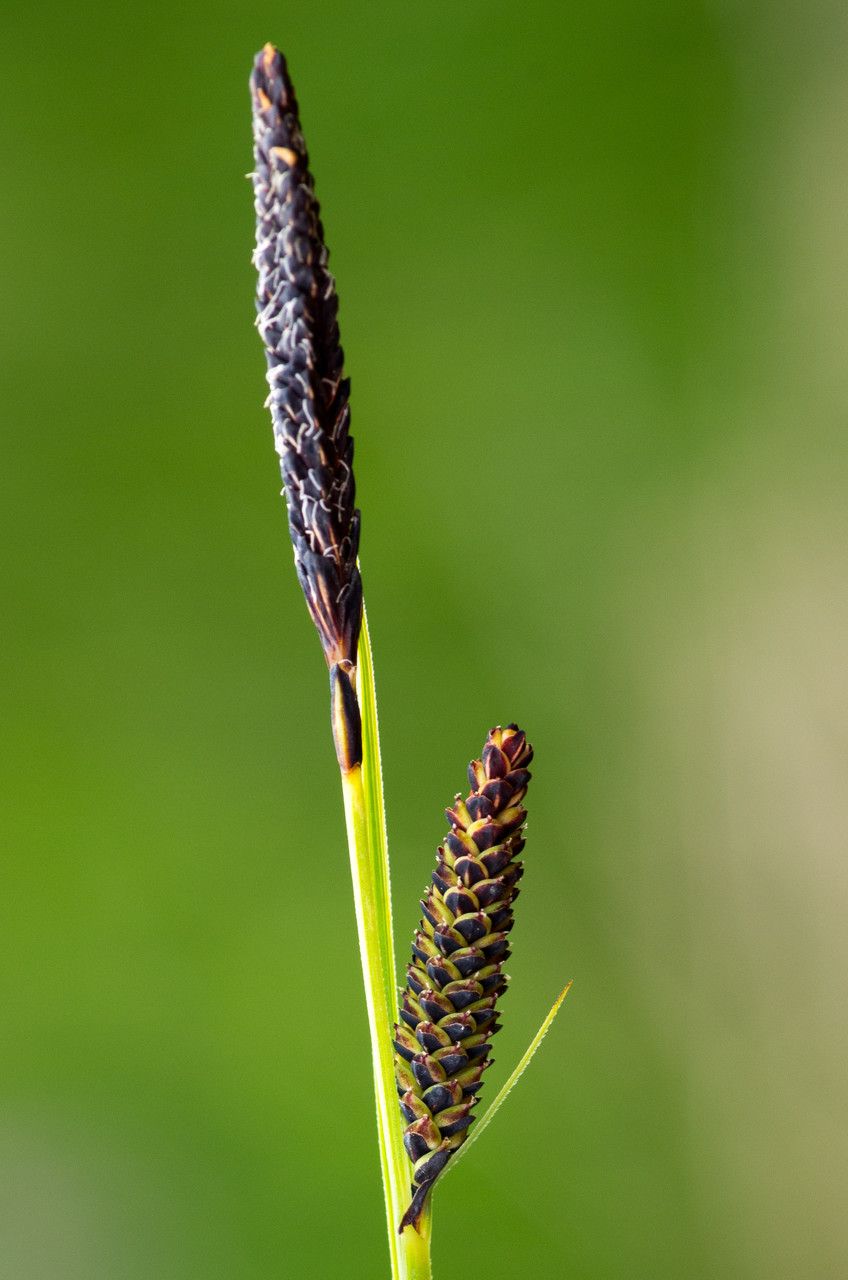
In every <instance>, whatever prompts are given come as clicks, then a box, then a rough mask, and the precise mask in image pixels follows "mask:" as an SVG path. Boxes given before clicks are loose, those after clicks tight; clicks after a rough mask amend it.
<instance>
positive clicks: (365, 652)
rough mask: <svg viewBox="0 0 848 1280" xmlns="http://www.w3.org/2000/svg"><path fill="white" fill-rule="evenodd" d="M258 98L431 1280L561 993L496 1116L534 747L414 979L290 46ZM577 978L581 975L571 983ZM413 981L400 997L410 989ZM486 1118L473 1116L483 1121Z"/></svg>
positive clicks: (382, 1133) (425, 927)
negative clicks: (468, 1170)
mask: <svg viewBox="0 0 848 1280" xmlns="http://www.w3.org/2000/svg"><path fill="white" fill-rule="evenodd" d="M250 87H251V101H252V108H253V138H254V162H255V163H254V172H253V175H252V178H253V187H254V196H255V208H256V249H255V253H254V263H255V265H256V268H257V271H258V287H257V302H256V306H257V320H256V324H257V328H258V330H259V334H260V336H261V338H262V342H263V345H264V348H265V355H266V361H267V381H268V387H269V394H268V401H267V403H268V407H269V408H270V411H271V419H272V423H273V429H274V440H275V444H276V449H277V453H278V455H279V459H280V467H281V471H282V478H283V486H284V493H285V497H286V505H287V511H288V522H289V533H290V535H291V541H292V547H293V550H294V562H295V568H296V571H297V576H298V579H299V581H300V585H301V587H302V589H303V593H304V596H305V599H306V603H307V606H308V608H309V612H310V614H311V617H312V620H313V622H314V624H315V627H316V629H317V631H318V635H319V637H320V640H321V645H322V648H323V652H324V657H325V660H326V663H327V667H328V670H329V677H330V708H331V716H330V719H331V726H332V734H333V741H334V745H335V751H336V758H337V760H338V764H339V771H340V774H341V784H342V794H343V797H344V811H345V820H346V826H347V837H348V848H349V854H350V868H351V876H352V882H353V899H354V908H355V913H356V923H357V933H358V939H359V951H360V957H361V962H362V978H363V986H364V990H365V1004H366V1009H367V1014H368V1026H369V1032H370V1039H371V1056H372V1066H373V1075H374V1093H375V1098H376V1104H377V1139H378V1146H379V1154H380V1165H381V1169H382V1175H383V1189H384V1195H385V1208H386V1223H387V1228H388V1242H389V1255H390V1265H391V1271H390V1275H391V1277H392V1280H429V1278H430V1277H431V1276H432V1269H431V1261H430V1239H431V1227H432V1210H431V1193H432V1190H433V1186H434V1184H435V1183H436V1182H437V1180H439V1179H440V1178H441V1176H442V1175H443V1174H444V1172H445V1171H446V1170H447V1169H449V1168H451V1167H453V1166H455V1164H456V1162H457V1160H458V1159H459V1158H460V1156H462V1155H463V1154H464V1153H465V1152H467V1150H468V1149H469V1147H470V1146H471V1145H472V1144H473V1142H474V1141H475V1140H476V1138H477V1137H478V1136H479V1135H480V1134H481V1133H482V1132H483V1131H484V1129H485V1128H486V1127H487V1126H488V1124H489V1122H490V1120H491V1119H492V1117H493V1116H494V1115H495V1113H496V1112H497V1110H498V1109H499V1107H500V1105H501V1103H502V1102H503V1100H504V1099H505V1098H506V1096H507V1095H508V1093H509V1092H510V1090H511V1089H512V1087H513V1085H514V1084H515V1082H516V1080H517V1079H518V1078H519V1076H520V1075H521V1073H522V1072H523V1070H524V1068H525V1067H526V1066H527V1064H528V1062H529V1061H530V1059H531V1058H532V1056H533V1054H534V1053H535V1051H536V1049H537V1048H538V1046H539V1044H540V1042H541V1040H542V1038H543V1036H544V1035H545V1033H546V1032H547V1030H548V1027H549V1026H550V1024H551V1022H552V1021H553V1018H554V1016H555V1014H556V1012H557V1010H558V1009H559V1006H560V1005H561V1003H562V1000H563V999H564V997H565V995H566V993H567V991H568V987H566V988H565V990H564V991H563V992H561V993H560V996H559V997H558V999H557V1001H556V1002H555V1004H554V1006H553V1008H552V1009H551V1011H550V1013H549V1014H548V1016H547V1018H546V1019H545V1021H544V1023H543V1024H542V1026H541V1027H540V1029H539V1032H538V1033H537V1035H536V1036H535V1037H534V1039H533V1041H532V1043H531V1044H530V1046H529V1047H528V1049H527V1050H526V1052H525V1054H524V1056H523V1058H522V1059H521V1062H520V1063H519V1064H518V1066H517V1067H516V1069H515V1070H514V1071H513V1072H512V1074H511V1076H510V1077H509V1079H508V1081H507V1082H506V1084H505V1085H504V1087H503V1088H502V1089H501V1092H500V1093H499V1094H498V1096H497V1097H496V1098H495V1100H494V1101H493V1102H492V1103H491V1105H490V1106H489V1108H488V1110H487V1111H486V1112H485V1114H484V1115H483V1117H482V1119H481V1120H479V1121H478V1122H477V1123H476V1124H474V1109H475V1106H476V1104H477V1101H478V1095H479V1093H480V1090H481V1089H482V1084H483V1081H482V1076H483V1073H484V1072H485V1071H486V1070H487V1069H488V1067H489V1066H490V1065H491V1058H490V1047H491V1040H492V1037H493V1036H494V1034H495V1033H496V1031H497V1030H498V1025H499V1024H498V1013H497V1007H496V1006H497V1002H498V999H499V997H500V996H501V995H502V994H503V992H504V991H505V989H506V985H507V982H508V978H507V975H506V974H505V973H504V970H503V966H504V963H505V961H506V960H507V959H508V956H509V931H510V928H511V926H512V919H513V905H514V903H515V900H516V898H517V896H518V892H519V890H518V882H519V880H520V878H521V874H522V870H523V866H522V863H521V861H520V860H519V855H520V854H521V852H522V849H523V847H524V834H523V832H524V820H525V818H526V811H525V809H524V799H525V795H526V792H527V787H528V784H529V781H530V773H529V770H528V765H529V764H530V761H531V759H532V756H533V752H532V748H531V747H530V745H529V743H528V741H527V738H526V736H525V734H524V733H523V731H522V730H520V729H519V728H518V727H517V725H515V724H509V725H507V726H506V727H505V728H500V727H498V728H495V729H492V730H491V731H490V733H489V735H488V737H487V739H486V742H485V744H484V747H483V750H482V752H481V755H480V758H479V759H476V760H474V761H472V763H471V764H470V765H469V769H468V777H469V784H470V792H469V794H468V795H467V797H466V798H465V799H463V798H462V796H461V795H457V796H456V797H455V799H454V802H453V804H452V806H451V807H450V808H448V809H447V810H446V817H447V820H448V822H449V824H450V829H449V831H448V833H447V835H446V836H445V839H444V841H443V843H442V844H441V845H440V846H439V849H438V853H437V858H436V866H435V869H434V870H433V872H432V874H431V878H430V884H429V886H428V888H427V890H426V893H425V896H424V898H423V900H422V901H421V904H420V905H421V911H422V915H421V919H420V922H419V925H418V928H417V930H416V931H415V934H414V937H413V942H412V951H411V959H410V963H409V965H408V967H407V969H406V980H405V984H404V987H403V989H402V993H401V991H400V989H399V987H398V975H397V967H396V962H395V953H394V942H393V930H392V908H391V894H390V879H389V859H388V846H387V841H386V822H385V806H384V801H383V784H382V770H381V764H380V741H379V732H378V724H377V699H376V693H375V687H374V669H373V663H372V654H371V644H370V638H369V634H368V624H367V619H366V616H365V609H364V602H363V592H362V578H361V574H360V564H359V531H360V513H359V510H358V509H357V507H356V505H355V503H356V490H355V483H354V475H353V440H352V438H351V435H350V430H349V426H350V404H349V399H350V382H349V380H348V379H347V378H346V376H345V371H344V355H343V351H342V347H341V343H340V340H339V326H338V300H337V296H336V287H335V281H334V280H333V277H332V275H331V274H330V272H329V268H328V252H327V247H326V244H325V242H324V232H323V228H322V225H321V218H320V210H319V205H318V201H317V199H316V197H315V188H314V183H313V179H312V175H311V173H310V169H309V158H308V154H307V150H306V145H305V143H304V139H303V134H302V131H301V126H300V115H299V110H298V104H297V99H296V97H295V93H294V89H293V87H292V83H291V80H290V78H289V74H288V69H287V67H286V62H285V59H284V58H283V56H282V54H281V53H280V52H279V50H277V49H276V48H274V46H273V45H270V44H269V45H265V47H264V48H263V49H262V50H261V51H260V52H259V54H257V56H256V59H255V62H254V66H253V72H252V75H251V81H250ZM569 986H570V984H569ZM399 995H400V999H399ZM472 1125H474V1127H472Z"/></svg>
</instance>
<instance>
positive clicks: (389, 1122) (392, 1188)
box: [342, 620, 432, 1280]
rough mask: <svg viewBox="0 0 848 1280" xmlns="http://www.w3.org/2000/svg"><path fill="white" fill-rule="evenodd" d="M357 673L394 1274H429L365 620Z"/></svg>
mask: <svg viewBox="0 0 848 1280" xmlns="http://www.w3.org/2000/svg"><path fill="white" fill-rule="evenodd" d="M357 656H358V666H357V675H356V684H357V695H358V699H359V704H360V711H361V716H362V748H363V762H362V764H361V765H355V766H354V768H352V769H349V770H348V771H347V772H345V771H344V770H343V771H342V791H343V795H344V806H345V820H346V823H347V836H348V847H349V851H350V869H351V878H352V881H353V900H354V907H355V911H356V925H357V931H358V935H359V951H360V956H361V959H362V978H363V983H364V986H365V1002H366V1007H367V1011H368V1028H369V1032H370V1035H371V1061H372V1068H373V1073H374V1093H375V1097H376V1102H377V1133H378V1140H379V1147H380V1166H381V1170H382V1174H383V1187H384V1191H385V1202H386V1225H387V1229H388V1237H389V1253H390V1256H391V1264H392V1280H431V1278H432V1268H431V1265H430V1218H429V1215H428V1216H427V1218H426V1220H425V1221H422V1222H421V1224H420V1228H421V1229H420V1233H419V1232H417V1231H415V1230H414V1229H413V1228H411V1227H407V1228H405V1230H404V1232H403V1234H402V1235H399V1234H398V1223H399V1222H400V1220H401V1218H402V1216H403V1212H404V1209H405V1206H406V1202H407V1200H408V1199H409V1162H408V1159H407V1156H406V1152H405V1150H404V1146H403V1124H402V1118H401V1115H400V1110H399V1108H398V1100H397V1090H396V1087H395V1071H394V1053H393V1050H392V1045H391V1041H390V1038H389V1028H390V1027H391V1026H392V1025H393V1024H394V1023H395V1022H396V1021H397V1016H398V1014H397V986H396V981H397V980H396V969H395V957H394V941H393V938H392V923H391V894H390V884H389V863H388V845H387V842H386V825H385V808H384V804H383V784H382V774H381V769H380V742H379V732H378V726H377V703H376V696H375V692H374V669H373V662H372V657H371V646H370V641H369V637H368V626H367V622H365V621H364V620H363V627H362V634H361V637H360V641H359V651H358V655H357Z"/></svg>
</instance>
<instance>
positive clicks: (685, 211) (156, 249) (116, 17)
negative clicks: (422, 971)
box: [0, 0, 848, 1280]
mask: <svg viewBox="0 0 848 1280" xmlns="http://www.w3.org/2000/svg"><path fill="white" fill-rule="evenodd" d="M5 8H6V13H5V15H4V23H3V26H4V33H5V34H4V41H3V48H2V53H0V72H2V75H0V97H2V103H1V104H0V105H2V111H0V139H2V156H3V175H4V177H3V201H2V232H0V239H1V240H2V243H0V253H2V264H0V266H2V278H3V280H4V292H5V304H4V322H3V336H2V368H1V369H0V379H2V406H3V409H2V414H3V467H2V476H3V480H2V485H3V500H2V508H1V509H0V519H1V520H2V521H3V522H4V524H5V525H6V527H5V528H4V530H3V539H2V547H3V555H2V560H3V565H2V573H3V597H4V601H5V604H4V609H3V614H4V625H3V631H4V641H3V657H4V660H3V679H2V682H3V686H4V690H3V703H4V710H3V719H2V737H3V745H2V760H1V761H0V769H1V770H2V778H3V792H4V804H3V811H4V816H3V820H2V826H3V834H2V843H3V846H4V850H3V864H4V870H3V877H2V878H3V893H2V897H3V899H4V904H3V907H2V909H1V910H2V914H3V917H4V922H3V925H2V935H0V936H2V944H0V945H1V946H2V952H3V956H4V958H3V963H2V973H3V977H2V983H3V991H2V1011H3V1012H2V1023H3V1024H4V1025H3V1033H2V1036H0V1041H1V1042H2V1071H0V1078H1V1079H2V1109H0V1239H2V1247H0V1276H2V1277H3V1280H152V1278H155V1280H194V1278H195V1277H196V1278H197V1280H201V1278H202V1280H218V1278H220V1280H276V1278H277V1277H289V1276H298V1277H310V1278H311V1277H315V1278H316V1280H317V1278H323V1277H327V1276H337V1275H343V1276H345V1277H352V1278H358V1277H362V1278H363V1280H365V1278H368V1280H373V1278H376V1277H382V1276H385V1275H386V1274H387V1262H386V1254H385V1243H384V1239H383V1223H382V1206H381V1197H380V1190H379V1174H378V1166H377V1159H376V1153H375V1148H374V1142H373V1132H372V1127H373V1126H372V1102H371V1097H370V1082H369V1065H368V1049H367V1038H366V1030H365V1021H364V1014H363V999H362V992H361V987H360V983H359V977H358V968H357V966H358V960H357V956H356V951H355V935H354V925H353V915H352V908H351V903H350V891H349V880H348V869H347V863H346V852H345V845H344V834H343V823H342V814H341V804H340V796H339V787H338V779H337V774H336V768H335V761H334V757H333V751H332V747H331V744H330V738H329V732H328V725H327V689H326V673H325V670H324V666H323V663H322V659H321V655H320V651H319V646H318V643H317V640H316V638H315V636H314V634H313V633H312V631H311V628H310V625H309V622H308V619H307V615H306V611H305V608H304V605H303V602H302V600H301V598H300V596H299V593H298V588H297V585H296V582H295V577H294V573H293V571H292V567H291V557H290V551H289V547H288V543H287V537H286V527H285V517H284V507H283V503H282V501H281V500H280V498H279V496H278V490H279V484H278V473H277V465H276V460H275V456H274V451H273V447H272V442H271V431H270V425H269V422H268V419H267V414H266V411H265V410H264V409H263V407H262V401H263V398H264V394H265V386H264V381H263V358H262V354H261V350H260V345H259V342H258V340H257V338H256V335H255V333H254V331H253V328H252V320H253V304H252V291H253V286H254V277H253V271H252V268H251V265H250V253H251V247H252V236H253V223H252V204H251V193H250V189H249V185H248V183H247V182H246V181H245V179H244V175H245V174H246V173H247V171H248V170H249V168H250V165H251V157H250V130H249V116H248V105H249V104H248V95H247V86H246V81H247V75H248V71H249V67H250V62H251V58H252V55H253V53H254V51H255V50H256V49H258V48H259V47H260V45H261V44H262V43H263V42H264V41H265V40H266V39H271V40H273V41H275V42H277V43H278V44H280V45H281V46H282V47H283V48H284V50H285V51H286V53H287V55H288V58H289V62H290V66H291V69H292V73H293V76H294V78H295V82H296V85H297V88H298V92H299V96H300V99H301V105H302V109H303V116H304V121H305V127H306V132H307V137H308V142H309V146H310V150H311V154H312V161H313V167H314V170H315V172H316V175H317V181H318V188H319V195H320V197H321V200H322V203H323V207H324V216H325V225H326V228H327V234H328V239H329V242H330V245H331V249H332V265H333V268H334V270H335V273H336V276H337V279H338V283H339V291H340V297H341V307H342V310H341V320H342V335H343V340H344V344H345V348H346V351H347V357H348V368H349V371H350V373H351V374H352V378H353V423H354V431H355V436H356V441H357V459H358V481H359V494H360V500H361V505H362V508H363V512H364V520H363V528H364V533H363V548H362V550H363V570H364V576H365V582H366V588H367V597H368V604H369V611H370V616H371V622H372V629H373V635H374V643H375V652H376V661H377V672H378V681H379V689H380V695H381V704H380V709H381V716H382V728H383V734H384V743H383V745H384V752H385V771H386V784H387V790H388V807H389V823H390V839H391V846H392V855H393V876H394V890H395V912H396V925H397V932H398V939H399V944H400V946H401V950H402V952H405V951H406V948H407V939H408V936H409V933H410V931H411V928H412V926H413V923H414V921H415V919H416V917H417V897H418V894H419V892H420V890H421V888H422V887H423V884H424V881H425V878H426V876H427V874H428V872H429V868H430V865H431V859H432V855H433V851H434V848H435V845H436V843H437V841H438V839H439V837H440V836H441V834H442V831H443V825H444V824H443V820H442V817H441V810H442V807H443V805H444V804H445V803H447V802H449V800H450V798H451V796H452V795H453V793H454V791H455V790H456V789H457V788H458V787H459V786H461V785H462V783H463V779H464V766H465V762H466V761H467V759H468V758H469V757H470V756H471V755H472V754H475V753H476V752H477V751H478V750H479V747H480V745H481V744H482V740H483V736H484V734H485V731H486V729H487V728H488V727H489V725H490V724H492V723H494V722H495V721H498V720H500V721H505V720H508V719H512V718H516V719H520V721H521V723H522V724H526V726H527V729H528V731H529V732H530V735H531V737H532V739H533V741H534V743H535V745H536V749H537V763H536V769H535V782H534V785H533V790H532V796H531V825H530V840H529V843H528V849H527V875H526V878H525V886H526V887H525V890H524V894H523V897H522V900H521V911H520V912H519V921H518V925H517V930H516V937H515V956H514V960H513V961H512V963H511V966H510V969H511V973H512V975H513V986H512V989H511V993H510V996H509V999H508V1009H507V1017H506V1026H505V1030H504V1032H503V1034H502V1035H501V1037H500V1038H499V1041H498V1044H497V1051H498V1052H497V1058H498V1066H497V1068H496V1070H495V1072H493V1073H492V1076H493V1077H494V1076H495V1075H496V1074H497V1077H498V1081H499V1082H500V1081H502V1080H503V1079H504V1078H505V1076H506V1073H507V1071H508V1069H509V1068H510V1067H511V1066H512V1064H513V1063H514V1062H515V1060H516V1059H517V1058H518V1056H519V1054H520V1052H521V1051H522V1049H523V1047H524V1045H525V1043H526V1042H527V1040H528V1039H529V1038H530V1036H531V1034H532V1032H533V1031H534V1029H535V1027H536V1025H537V1024H538V1022H539V1021H540V1020H541V1018H542V1016H543V1014H544V1012H545V1011H546V1009H547V1007H548V1005H549V1003H550V1001H551V999H552V998H553V996H554V994H555V993H556V991H557V990H558V988H559V986H560V985H561V984H562V982H563V980H564V979H566V978H568V977H574V978H575V986H574V990H573V992H572V995H571V996H570V998H569V1000H568V1002H567V1003H566V1006H565V1008H564V1010H563V1013H562V1014H561V1016H560V1020H559V1021H558V1023H557V1025H556V1026H555V1028H554V1031H553V1032H552V1034H551V1036H550V1037H549V1039H548V1041H547V1042H546V1044H545V1046H544V1049H543V1051H542V1053H541V1054H540V1055H539V1057H538V1058H537V1060H536V1062H535V1063H534V1065H533V1068H532V1070H531V1072H530V1073H529V1074H528V1076H527V1077H526V1078H525V1080H524V1081H523V1083H522V1085H521V1087H520V1089H519V1090H518V1091H517V1092H516V1093H515V1094H514V1095H513V1098H512V1099H511V1101H510V1105H509V1106H508V1107H507V1108H506V1109H505V1110H504V1112H503V1113H502V1115H501V1116H500V1117H499V1120H498V1123H497V1125H496V1126H493V1128H492V1130H491V1131H490V1133H489V1135H488V1136H487V1139H486V1143H485V1145H484V1144H483V1143H481V1145H480V1147H479V1148H476V1149H475V1152H474V1154H473V1156H470V1157H469V1158H468V1160H467V1161H465V1162H463V1165H462V1166H461V1169H460V1170H458V1171H457V1173H456V1174H454V1175H452V1176H451V1178H450V1179H449V1180H448V1181H446V1182H445V1183H444V1185H443V1187H442V1189H441V1191H440V1192H439V1193H438V1194H437V1196H436V1238H435V1264H436V1274H437V1276H440V1277H445V1276H447V1275H449V1274H450V1273H451V1272H456V1270H457V1268H459V1269H460V1271H462V1270H463V1269H466V1268H476V1267H479V1268H480V1274H481V1275H485V1277H486V1280H506V1278H507V1277H509V1278H510V1280H512V1277H514V1276H515V1275H516V1274H519V1275H523V1274H527V1275H530V1274H534V1275H538V1276H545V1277H564V1278H568V1277H579V1278H580V1280H612V1278H615V1280H633V1278H634V1277H638V1278H639V1280H665V1278H668V1280H672V1278H674V1280H679V1277H681V1276H686V1277H687V1278H689V1280H698V1278H700V1277H704V1278H706V1277H710V1278H711V1280H712V1278H716V1280H718V1278H722V1280H724V1278H725V1277H733V1278H734V1280H775V1277H792V1278H798V1280H819V1278H822V1280H830V1278H831V1277H833V1278H836V1277H840V1276H844V1275H846V1274H848V1227H847V1226H846V1215H845V1197H846V1192H848V1175H846V1165H845V1161H844V1127H843V1126H844V1123H845V1116H846V1111H845V1074H846V1072H845V1061H846V1050H848V1034H846V1022H845V994H846V993H845V982H844V978H845V971H846V960H848V942H846V929H845V920H846V907H847V906H848V902H846V887H848V886H846V879H847V878H848V877H846V863H845V852H846V844H848V841H846V834H848V799H846V785H845V777H846V770H845V766H846V763H848V741H846V739H847V738H848V731H846V724H847V723H848V716H846V712H848V705H846V704H848V682H846V674H845V651H846V630H847V628H846V624H848V603H846V594H845V581H846V570H848V553H846V546H848V542H846V539H845V534H846V516H845V501H844V495H845V486H846V481H848V450H846V441H845V425H846V410H848V363H846V338H848V288H847V287H846V286H848V271H846V267H847V266H848V252H846V243H847V242H846V235H845V227H846V221H847V220H848V183H846V171H845V156H846V144H848V124H846V121H848V90H847V89H846V84H848V16H846V11H845V7H844V4H842V3H827V2H826V0H806V3H803V4H802V3H789V2H787V0H750V2H748V3H745V2H743V0H712V2H710V3H707V2H706V0H666V2H665V3H651V2H650V0H648V2H645V0H641V2H640V3H635V2H631V3H628V2H626V0H613V2H612V3H610V4H606V5H589V4H584V3H577V4H563V3H554V0H546V2H543V0H527V2H525V3H524V4H523V5H517V4H515V3H510V4H504V3H498V2H490V3H481V2H479V0H465V3H462V4H447V3H435V4H429V5H427V6H416V7H413V6H407V5H400V4H386V3H374V4H368V5H365V4H363V5H360V6H353V5H349V4H342V3H340V2H338V0H336V2H333V3H330V2H328V3H323V4H320V5H307V4H298V5H295V4H291V3H284V2H282V0H280V2H278V3H276V4H267V3H266V4H261V5H260V4H257V3H252V2H247V3H241V4H238V5H234V4H223V3H215V2H214V0H210V2H208V3H204V4H202V3H195V2H194V0H186V2H185V3H182V4H175V5H163V4H153V5H151V6H146V7H142V8H140V9H137V8H134V7H130V8H127V7H121V6H118V7H116V6H114V5H107V4H87V5H83V6H81V7H74V6H68V5H64V4H62V5H60V4H55V3H43V4H34V5H32V6H23V5H12V4H7V5H6V6H5ZM494 1087H495V1086H494V1085H493V1084H490V1086H489V1088H490V1089H492V1088H494Z"/></svg>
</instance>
